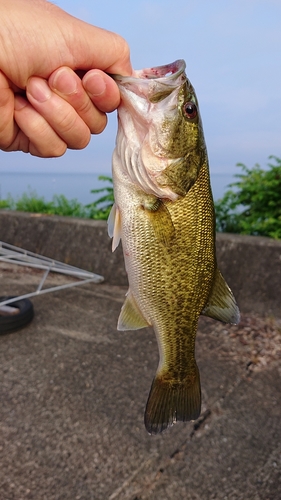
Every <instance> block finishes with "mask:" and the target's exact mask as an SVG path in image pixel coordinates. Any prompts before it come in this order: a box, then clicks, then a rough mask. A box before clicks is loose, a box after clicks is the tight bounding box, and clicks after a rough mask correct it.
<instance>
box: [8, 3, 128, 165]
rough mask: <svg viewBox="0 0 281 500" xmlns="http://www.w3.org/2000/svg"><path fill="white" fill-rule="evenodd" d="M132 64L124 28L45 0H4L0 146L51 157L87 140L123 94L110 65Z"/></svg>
mask: <svg viewBox="0 0 281 500" xmlns="http://www.w3.org/2000/svg"><path fill="white" fill-rule="evenodd" d="M77 72H78V74H79V76H78V74H77ZM131 72H132V67H131V63H130V58H129V48H128V45H127V43H126V42H125V40H124V39H123V38H122V37H120V36H119V35H117V34H115V33H112V32H109V31H106V30H103V29H101V28H97V27H95V26H92V25H90V24H87V23H85V22H83V21H80V20H79V19H76V18H75V17H72V16H70V15H69V14H67V13H66V12H64V11H63V10H61V9H59V8H58V7H57V6H55V5H53V4H51V3H49V2H47V1H45V0H0V149H2V150H3V151H23V152H26V153H28V152H29V153H31V154H32V155H34V156H40V157H45V158H47V157H57V156H61V155H63V154H64V153H65V151H66V150H67V148H70V149H82V148H84V147H86V146H87V144H88V143H89V141H90V137H91V134H99V133H100V132H102V131H103V130H104V128H105V126H106V123H107V117H106V113H109V112H112V111H114V110H115V109H116V108H117V107H118V105H119V102H120V94H119V90H118V87H117V85H116V83H115V82H114V80H113V79H112V78H110V76H109V75H108V74H107V73H112V74H114V73H115V74H121V75H130V74H131Z"/></svg>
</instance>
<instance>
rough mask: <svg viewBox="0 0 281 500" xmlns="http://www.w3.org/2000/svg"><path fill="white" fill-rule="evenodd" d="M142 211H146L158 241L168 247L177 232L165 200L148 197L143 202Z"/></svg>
mask: <svg viewBox="0 0 281 500" xmlns="http://www.w3.org/2000/svg"><path fill="white" fill-rule="evenodd" d="M141 209H142V210H145V211H146V213H147V215H148V217H149V220H150V222H151V225H152V227H153V231H154V233H155V236H156V238H157V239H158V241H160V242H161V243H163V245H165V246H168V245H169V244H170V242H171V240H172V239H173V238H174V237H175V234H176V231H175V226H174V224H173V221H172V218H171V215H170V212H169V210H168V208H167V207H166V205H165V203H164V202H163V200H161V199H160V198H155V196H151V197H150V196H148V197H146V198H145V199H144V200H143V203H142V204H141Z"/></svg>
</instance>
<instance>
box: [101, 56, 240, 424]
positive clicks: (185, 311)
mask: <svg viewBox="0 0 281 500" xmlns="http://www.w3.org/2000/svg"><path fill="white" fill-rule="evenodd" d="M184 70H185V63H184V61H182V60H179V61H176V62H175V63H172V64H170V65H166V66H160V67H157V68H150V69H145V70H142V71H136V72H134V75H133V76H132V77H121V76H120V77H119V76H115V77H114V78H115V80H116V82H117V84H118V86H119V89H120V93H121V104H120V106H119V108H118V133H117V140H116V148H115V151H114V154H113V182H114V196H115V205H114V207H113V209H112V212H111V215H110V217H109V222H108V223H109V234H110V236H112V237H113V250H114V249H115V248H116V246H117V245H118V243H119V240H120V239H121V240H122V246H123V253H124V259H125V265H126V271H127V274H128V280H129V291H128V294H127V297H126V300H125V303H124V305H123V307H122V310H121V313H120V317H119V320H118V329H119V330H133V329H138V328H143V327H146V326H152V327H153V329H154V331H155V334H156V337H157V341H158V347H159V365H158V369H157V372H156V375H155V378H154V380H153V382H152V386H151V390H150V394H149V397H148V401H147V406H146V410H145V426H146V429H147V430H148V432H149V433H151V434H156V433H159V432H161V431H163V430H164V429H166V428H167V427H169V426H171V425H173V423H174V422H176V421H187V420H194V419H196V418H198V417H199V415H200V410H201V390H200V378H199V371H198V368H197V364H196V360H195V338H196V332H197V324H198V319H199V316H200V314H205V315H207V316H210V317H213V318H215V319H218V320H221V321H225V322H231V323H237V322H238V321H239V310H238V307H237V305H236V302H235V299H234V297H233V294H232V292H231V290H230V289H229V287H228V285H227V284H226V283H225V281H224V279H223V277H222V275H221V274H220V272H219V270H218V268H217V264H216V255H215V214H214V205H213V198H212V192H211V187H210V179H209V168H208V157H207V151H206V146H205V141H204V135H203V129H202V124H201V119H200V115H199V109H198V102H197V98H196V95H195V92H194V89H193V87H192V85H191V84H190V82H189V80H188V79H187V77H186V75H185V72H184Z"/></svg>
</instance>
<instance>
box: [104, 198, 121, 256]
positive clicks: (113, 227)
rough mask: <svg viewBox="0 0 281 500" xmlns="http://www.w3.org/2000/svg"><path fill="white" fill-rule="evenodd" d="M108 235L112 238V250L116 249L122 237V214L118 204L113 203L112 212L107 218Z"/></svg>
mask: <svg viewBox="0 0 281 500" xmlns="http://www.w3.org/2000/svg"><path fill="white" fill-rule="evenodd" d="M107 230H108V236H109V237H110V238H113V239H112V252H114V250H116V248H117V247H118V245H119V242H120V239H121V216H120V210H119V208H118V207H116V204H115V203H114V205H112V208H111V210H110V214H109V217H108V220H107Z"/></svg>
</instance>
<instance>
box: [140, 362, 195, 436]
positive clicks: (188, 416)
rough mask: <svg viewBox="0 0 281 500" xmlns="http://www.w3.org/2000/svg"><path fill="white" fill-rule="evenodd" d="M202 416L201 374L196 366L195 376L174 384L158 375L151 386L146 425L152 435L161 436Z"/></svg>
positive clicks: (145, 418)
mask: <svg viewBox="0 0 281 500" xmlns="http://www.w3.org/2000/svg"><path fill="white" fill-rule="evenodd" d="M200 412H201V388H200V376H199V370H198V367H197V365H196V363H195V362H194V370H193V371H192V374H190V375H188V376H186V378H184V379H183V380H182V381H174V380H172V379H169V377H167V374H165V376H163V375H162V374H161V372H158V373H157V374H156V376H155V379H154V380H153V382H152V385H151V389H150V393H149V397H148V400H147V404H146V409H145V415H144V423H145V427H146V430H147V431H148V432H149V434H159V433H160V432H162V431H164V430H165V429H167V428H168V427H170V426H172V425H173V424H174V423H175V422H187V421H188V420H196V419H197V418H198V417H199V415H200Z"/></svg>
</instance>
